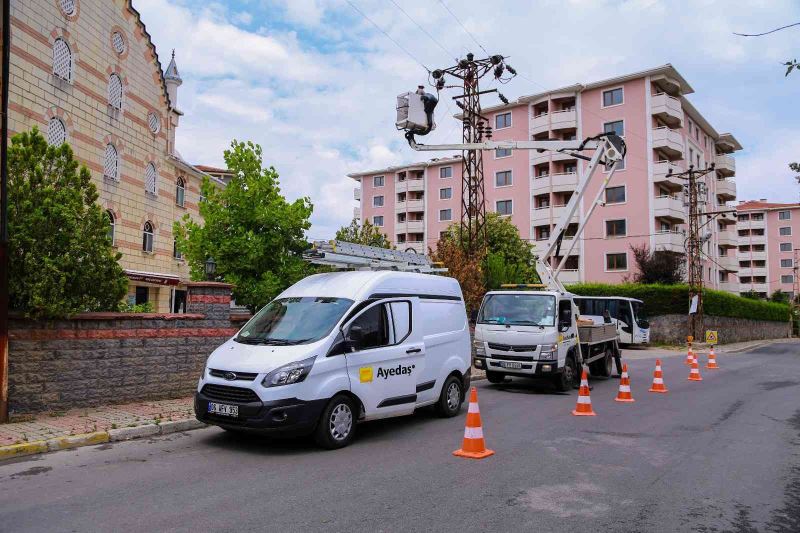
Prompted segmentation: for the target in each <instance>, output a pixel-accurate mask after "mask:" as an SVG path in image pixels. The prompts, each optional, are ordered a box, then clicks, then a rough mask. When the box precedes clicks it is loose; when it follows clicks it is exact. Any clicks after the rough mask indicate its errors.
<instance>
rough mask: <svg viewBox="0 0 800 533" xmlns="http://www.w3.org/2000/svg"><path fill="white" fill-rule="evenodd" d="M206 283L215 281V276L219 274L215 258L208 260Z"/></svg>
mask: <svg viewBox="0 0 800 533" xmlns="http://www.w3.org/2000/svg"><path fill="white" fill-rule="evenodd" d="M205 266H206V281H214V274H216V273H217V263H216V261H214V258H213V257H209V258H208V259H206V265H205Z"/></svg>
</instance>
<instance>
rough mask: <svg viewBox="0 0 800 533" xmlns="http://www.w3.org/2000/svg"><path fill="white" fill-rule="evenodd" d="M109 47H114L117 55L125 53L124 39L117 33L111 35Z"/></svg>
mask: <svg viewBox="0 0 800 533" xmlns="http://www.w3.org/2000/svg"><path fill="white" fill-rule="evenodd" d="M111 46H113V47H114V51H115V52H116V53H117V55H122V54H124V53H125V38H124V37H122V34H121V33H120V32H118V31H115V32H114V33H112V34H111Z"/></svg>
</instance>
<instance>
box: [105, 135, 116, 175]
mask: <svg viewBox="0 0 800 533" xmlns="http://www.w3.org/2000/svg"><path fill="white" fill-rule="evenodd" d="M103 177H104V178H108V179H111V180H114V181H119V154H118V153H117V149H116V148H115V147H114V145H113V144H111V143H108V144H107V145H106V157H105V160H104V161H103Z"/></svg>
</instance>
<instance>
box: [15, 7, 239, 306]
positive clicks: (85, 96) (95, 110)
mask: <svg viewBox="0 0 800 533" xmlns="http://www.w3.org/2000/svg"><path fill="white" fill-rule="evenodd" d="M11 30H12V33H11V65H10V73H9V80H8V81H9V92H10V95H9V130H10V132H9V133H10V135H14V134H16V133H18V132H22V131H28V130H30V129H31V128H33V127H34V126H38V128H39V130H40V131H42V132H43V134H45V135H46V137H47V139H48V142H50V143H52V144H60V143H62V142H67V143H69V145H70V146H71V147H72V149H73V151H74V153H75V156H76V157H77V159H78V160H79V161H80V162H81V163H82V164H83V165H85V166H86V167H88V168H89V170H90V171H91V173H92V178H93V180H94V183H95V184H96V185H97V189H98V192H99V195H100V199H99V202H100V203H101V204H102V206H103V207H104V208H105V209H106V210H107V213H108V216H109V221H110V222H109V223H110V226H109V232H110V234H111V235H112V236H113V241H114V245H115V247H116V248H117V249H118V250H119V252H120V253H122V259H121V264H122V267H123V268H124V269H125V272H126V274H127V275H128V277H129V279H130V284H129V293H128V301H129V302H130V303H144V302H152V304H153V306H154V308H155V310H156V311H157V312H182V311H183V310H185V307H186V290H185V282H186V281H187V280H188V275H189V269H188V266H187V265H186V262H185V261H184V259H183V258H182V257H181V253H180V251H179V250H177V248H176V247H175V238H174V235H173V232H172V225H173V222H174V221H176V220H179V219H180V218H182V217H183V216H184V215H185V214H187V213H188V214H190V215H192V216H193V217H195V218H198V217H199V212H198V203H199V202H200V201H201V198H200V183H201V181H202V178H203V176H204V175H205V174H204V173H203V172H202V171H200V170H198V169H197V168H196V167H194V166H192V165H190V164H189V163H187V162H186V161H184V160H183V159H182V158H181V156H180V154H178V152H177V151H176V150H175V132H176V130H177V128H178V125H179V121H180V118H181V116H182V113H181V111H180V110H179V108H178V87H179V86H180V85H181V83H182V80H181V77H180V74H179V72H178V68H177V65H176V62H175V57H174V52H173V55H172V59H171V61H170V63H169V65H168V66H167V68H166V70H162V63H161V57H160V56H159V55H158V53H157V52H156V47H155V45H154V44H153V42H152V40H151V38H150V35H149V34H148V33H147V30H146V28H145V25H144V23H143V22H142V20H141V18H140V16H139V13H138V12H137V11H136V9H134V7H133V5H132V3H131V0H12V1H11ZM212 179H215V181H217V182H218V183H219V184H220V186H223V184H222V182H221V181H220V180H217V179H216V178H212Z"/></svg>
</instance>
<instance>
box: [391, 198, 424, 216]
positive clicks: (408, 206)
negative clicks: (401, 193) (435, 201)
mask: <svg viewBox="0 0 800 533" xmlns="http://www.w3.org/2000/svg"><path fill="white" fill-rule="evenodd" d="M424 210H425V200H406V201H404V202H397V203H396V204H394V211H395V213H403V212H405V211H414V212H419V211H424Z"/></svg>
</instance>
